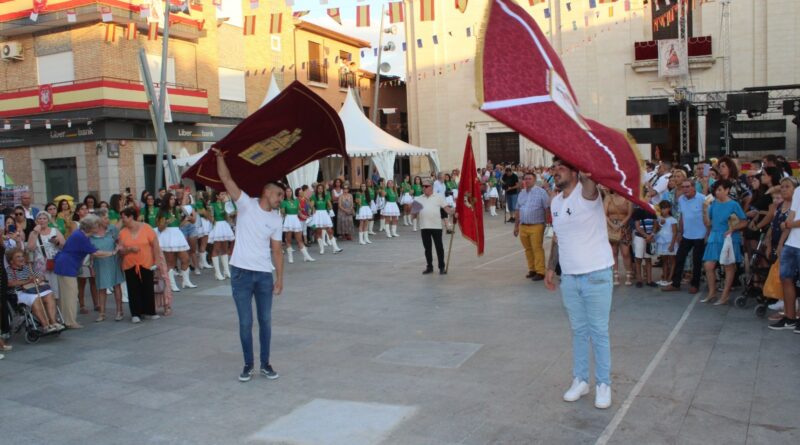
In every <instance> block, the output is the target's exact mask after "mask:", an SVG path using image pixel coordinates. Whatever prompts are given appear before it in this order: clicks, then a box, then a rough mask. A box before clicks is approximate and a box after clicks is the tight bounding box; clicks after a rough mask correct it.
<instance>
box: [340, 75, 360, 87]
mask: <svg viewBox="0 0 800 445" xmlns="http://www.w3.org/2000/svg"><path fill="white" fill-rule="evenodd" d="M355 87H356V73H353V72H344V71H339V88H344V89H347V88H355Z"/></svg>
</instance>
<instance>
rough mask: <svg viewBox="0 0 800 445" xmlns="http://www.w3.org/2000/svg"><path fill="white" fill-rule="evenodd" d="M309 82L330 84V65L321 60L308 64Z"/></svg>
mask: <svg viewBox="0 0 800 445" xmlns="http://www.w3.org/2000/svg"><path fill="white" fill-rule="evenodd" d="M308 81H309V82H318V83H324V84H327V83H328V65H327V64H325V63H323V62H320V61H319V60H312V61H310V62H308Z"/></svg>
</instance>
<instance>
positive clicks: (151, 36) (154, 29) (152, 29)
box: [147, 22, 158, 40]
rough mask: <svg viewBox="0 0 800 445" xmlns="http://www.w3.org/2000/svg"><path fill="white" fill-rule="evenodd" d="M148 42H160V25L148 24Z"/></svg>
mask: <svg viewBox="0 0 800 445" xmlns="http://www.w3.org/2000/svg"><path fill="white" fill-rule="evenodd" d="M147 40H158V23H155V22H150V23H148V24H147Z"/></svg>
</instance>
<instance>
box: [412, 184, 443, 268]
mask: <svg viewBox="0 0 800 445" xmlns="http://www.w3.org/2000/svg"><path fill="white" fill-rule="evenodd" d="M411 211H412V213H416V214H417V219H418V220H419V228H420V232H421V235H422V246H423V247H424V249H425V262H426V263H427V265H426V267H425V270H423V271H422V274H423V275H428V274H430V273H433V251H432V250H431V247H435V248H436V257H437V259H438V261H439V274H440V275H444V274H446V273H447V270H446V269H445V262H444V244H443V243H442V218H441V212H445V214H452V213H453V208H452V207H450V206H448V205H447V201H446V200H445V198H444V195H440V194H438V193H435V192H434V190H433V184H432V183H431V180H430V179H427V178H425V179H423V180H422V195H420V196H417V197H416V198H414V204H413V205H412V206H411Z"/></svg>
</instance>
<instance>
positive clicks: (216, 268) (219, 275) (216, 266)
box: [211, 256, 225, 281]
mask: <svg viewBox="0 0 800 445" xmlns="http://www.w3.org/2000/svg"><path fill="white" fill-rule="evenodd" d="M211 262H212V263H214V265H213V266H212V267H213V268H214V278H216V279H217V280H219V281H223V280H224V279H225V276H224V275H222V273H220V271H219V257H218V256H212V257H211Z"/></svg>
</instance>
